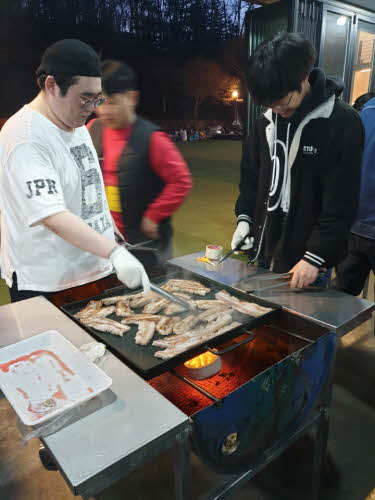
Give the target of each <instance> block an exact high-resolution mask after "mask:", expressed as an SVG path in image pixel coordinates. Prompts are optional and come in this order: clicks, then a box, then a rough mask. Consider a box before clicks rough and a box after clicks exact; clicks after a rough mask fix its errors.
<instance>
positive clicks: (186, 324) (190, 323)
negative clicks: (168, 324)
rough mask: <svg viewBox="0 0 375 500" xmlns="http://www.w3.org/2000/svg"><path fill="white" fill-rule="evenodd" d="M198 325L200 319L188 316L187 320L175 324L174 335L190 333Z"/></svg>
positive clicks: (191, 315)
mask: <svg viewBox="0 0 375 500" xmlns="http://www.w3.org/2000/svg"><path fill="white" fill-rule="evenodd" d="M198 323H199V317H198V316H194V315H193V314H189V316H186V318H184V319H183V320H181V321H179V322H178V323H176V324H175V326H174V327H173V333H175V334H176V335H179V334H181V333H185V332H188V331H190V330H191V329H192V328H194V327H195V325H196V324H198Z"/></svg>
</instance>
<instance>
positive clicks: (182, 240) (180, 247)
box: [174, 141, 241, 256]
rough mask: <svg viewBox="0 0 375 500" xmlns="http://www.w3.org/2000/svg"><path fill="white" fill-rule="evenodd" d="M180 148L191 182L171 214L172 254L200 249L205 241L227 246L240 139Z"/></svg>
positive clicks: (231, 224)
mask: <svg viewBox="0 0 375 500" xmlns="http://www.w3.org/2000/svg"><path fill="white" fill-rule="evenodd" d="M180 149H181V152H182V154H183V156H184V158H185V159H186V161H187V162H188V164H189V167H190V169H191V172H192V175H193V182H194V186H193V190H192V193H191V194H190V197H189V198H188V199H187V200H186V202H185V204H184V205H183V206H182V207H181V208H180V210H179V211H178V212H177V213H176V215H175V216H174V231H175V239H174V250H175V256H178V255H183V254H185V253H191V252H196V251H199V250H202V249H203V248H205V245H206V244H207V243H215V244H218V245H222V246H223V247H226V248H227V247H228V246H229V244H230V240H231V237H232V233H233V228H234V227H235V217H234V203H235V200H236V198H237V195H238V182H239V165H240V159H241V142H240V141H207V142H195V143H194V142H193V143H191V144H186V145H183V146H181V148H180Z"/></svg>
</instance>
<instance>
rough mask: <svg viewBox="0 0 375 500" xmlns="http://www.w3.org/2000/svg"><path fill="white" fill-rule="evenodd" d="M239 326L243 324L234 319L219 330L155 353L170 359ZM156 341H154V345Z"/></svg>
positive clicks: (157, 355) (158, 356)
mask: <svg viewBox="0 0 375 500" xmlns="http://www.w3.org/2000/svg"><path fill="white" fill-rule="evenodd" d="M238 326H241V323H238V322H237V321H234V322H232V323H229V324H228V325H225V326H223V327H222V328H219V330H216V331H213V332H210V333H206V334H205V335H204V336H202V337H200V338H197V337H195V338H191V339H189V341H185V342H184V343H183V344H177V345H176V346H172V347H169V348H167V349H165V350H164V351H157V352H156V353H155V355H154V356H155V357H157V358H161V359H170V358H173V357H174V356H176V355H177V354H180V353H181V352H184V351H186V350H187V349H190V348H191V347H194V346H195V345H198V344H200V343H201V342H207V341H208V340H211V339H213V338H215V337H217V336H218V335H221V334H223V333H225V332H227V331H230V330H233V329H234V328H237V327H238ZM154 344H155V342H154V343H153V345H154Z"/></svg>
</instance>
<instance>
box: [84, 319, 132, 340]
mask: <svg viewBox="0 0 375 500" xmlns="http://www.w3.org/2000/svg"><path fill="white" fill-rule="evenodd" d="M81 321H82V323H84V324H85V325H87V326H90V327H91V328H95V330H98V331H99V332H104V333H111V334H112V335H118V336H119V337H123V335H124V333H125V332H128V331H129V330H130V326H126V325H122V324H121V323H118V322H117V321H113V320H111V319H107V318H106V319H104V318H97V317H92V318H83V319H81Z"/></svg>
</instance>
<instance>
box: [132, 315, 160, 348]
mask: <svg viewBox="0 0 375 500" xmlns="http://www.w3.org/2000/svg"><path fill="white" fill-rule="evenodd" d="M154 333H155V323H154V322H153V321H140V322H139V323H138V332H137V334H136V336H135V343H136V344H139V345H147V344H148V343H149V342H150V340H151V339H152V337H153V336H154Z"/></svg>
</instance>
